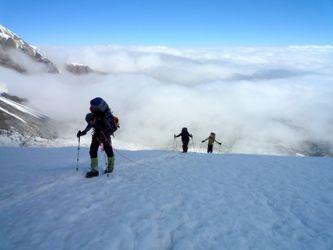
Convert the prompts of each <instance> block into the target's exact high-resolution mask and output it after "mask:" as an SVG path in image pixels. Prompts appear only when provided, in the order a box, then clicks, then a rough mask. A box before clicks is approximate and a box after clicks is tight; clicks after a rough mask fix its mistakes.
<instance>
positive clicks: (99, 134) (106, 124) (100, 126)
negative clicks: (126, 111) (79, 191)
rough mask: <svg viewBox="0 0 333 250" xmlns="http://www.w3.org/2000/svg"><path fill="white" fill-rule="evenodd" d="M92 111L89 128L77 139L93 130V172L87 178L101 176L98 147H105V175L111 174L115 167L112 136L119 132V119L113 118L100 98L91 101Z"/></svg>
mask: <svg viewBox="0 0 333 250" xmlns="http://www.w3.org/2000/svg"><path fill="white" fill-rule="evenodd" d="M90 111H91V113H88V114H87V115H86V122H87V123H88V125H87V127H86V128H85V129H84V130H83V131H81V130H80V131H79V132H78V133H77V137H80V136H83V135H86V134H87V132H88V131H89V130H90V129H91V128H93V129H94V131H93V134H92V140H91V144H90V150H89V154H90V160H91V163H90V167H91V170H90V171H89V172H87V173H86V177H87V178H91V177H95V176H98V175H99V171H98V157H97V152H98V147H99V145H102V146H103V149H104V151H105V153H106V155H107V157H108V159H107V168H106V169H105V171H104V173H105V174H107V173H111V172H112V171H113V167H114V154H113V149H112V144H111V135H113V133H114V132H115V131H116V130H117V128H118V127H119V126H118V118H117V117H115V116H113V115H112V113H111V110H110V108H109V106H108V104H107V103H106V102H105V101H104V100H103V99H102V98H100V97H96V98H94V99H92V100H91V101H90Z"/></svg>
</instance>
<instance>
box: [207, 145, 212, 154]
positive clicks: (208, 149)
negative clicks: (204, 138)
mask: <svg viewBox="0 0 333 250" xmlns="http://www.w3.org/2000/svg"><path fill="white" fill-rule="evenodd" d="M207 153H213V145H208V148H207Z"/></svg>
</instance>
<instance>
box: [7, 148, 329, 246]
mask: <svg viewBox="0 0 333 250" xmlns="http://www.w3.org/2000/svg"><path fill="white" fill-rule="evenodd" d="M76 152H77V151H76V148H73V147H67V148H17V147H16V148H15V147H14V148H13V147H0V165H1V168H0V178H1V181H0V190H1V192H0V222H1V223H0V249H332V248H333V227H332V225H333V159H332V158H310V157H277V156H255V155H221V154H213V155H207V154H198V153H188V154H182V153H179V152H173V151H153V150H152V151H148V150H146V151H122V150H119V151H118V150H117V151H115V155H116V167H115V171H114V173H113V174H111V176H110V177H106V176H100V177H97V178H94V179H85V178H84V172H85V171H86V170H87V169H88V165H89V162H88V149H87V148H83V149H82V150H81V152H80V153H81V157H80V158H81V162H80V164H79V171H78V172H76V171H75V167H76ZM99 156H100V166H102V165H103V161H104V160H103V155H102V154H100V155H99Z"/></svg>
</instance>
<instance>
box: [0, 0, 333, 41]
mask: <svg viewBox="0 0 333 250" xmlns="http://www.w3.org/2000/svg"><path fill="white" fill-rule="evenodd" d="M0 6H1V9H2V10H1V11H0V24H2V25H4V26H6V27H8V28H9V29H11V30H12V31H14V32H15V33H16V34H18V35H19V36H21V37H23V38H24V39H25V40H26V41H28V42H31V43H33V44H36V45H94V44H120V45H169V46H201V47H202V46H204V47H210V46H212V47H218V46H225V45H236V46H239V45H267V46H270V45H290V44H333V0H280V1H277V0H272V1H269V0H266V1H264V0H229V1H224V0H220V1H215V0H211V1H209V0H206V1H203V0H202V1H197V0H191V1H190V0H183V1H181V0H179V1H174V0H169V1H166V0H165V1H164V0H155V1H150V0H149V1H144V0H142V1H127V0H119V1H118V0H110V1H106V0H96V1H84V0H81V1H74V0H73V1H70V0H67V1H65V0H58V1H51V0H50V1H47V0H44V1H41V0H33V1H27V0H25V1H22V0H16V1H8V0H0Z"/></svg>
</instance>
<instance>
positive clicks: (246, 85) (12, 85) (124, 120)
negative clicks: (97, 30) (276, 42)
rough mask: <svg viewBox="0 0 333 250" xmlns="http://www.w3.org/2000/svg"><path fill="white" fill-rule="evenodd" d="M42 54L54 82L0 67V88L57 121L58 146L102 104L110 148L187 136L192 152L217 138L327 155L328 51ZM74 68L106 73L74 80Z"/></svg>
mask: <svg viewBox="0 0 333 250" xmlns="http://www.w3.org/2000/svg"><path fill="white" fill-rule="evenodd" d="M40 49H41V51H42V52H43V54H44V55H45V56H47V57H48V58H49V59H51V60H52V61H54V62H55V64H56V65H57V66H58V67H59V68H60V70H62V73H61V74H41V73H34V74H19V73H16V72H14V71H11V70H8V69H4V68H1V69H0V82H1V83H3V84H5V85H6V88H7V89H8V91H9V92H10V93H12V94H15V95H18V96H21V97H25V98H28V99H29V100H30V103H31V105H32V106H34V107H37V108H38V109H39V110H41V111H42V112H44V113H46V114H47V115H49V116H50V117H51V118H53V119H55V120H57V121H58V122H59V128H58V129H59V135H60V136H61V137H68V138H72V137H73V135H74V136H75V134H76V132H77V130H78V129H83V128H84V127H85V121H84V117H85V114H86V113H87V112H88V109H89V101H90V99H92V98H94V97H96V96H100V97H102V98H104V99H105V100H106V101H107V102H108V103H109V105H110V107H111V109H112V110H113V112H114V113H115V114H116V115H117V116H119V118H120V121H121V128H120V130H119V132H118V133H117V137H116V139H117V140H119V141H122V142H126V143H131V144H132V145H137V146H138V147H149V148H162V147H168V146H170V145H171V144H172V141H173V135H174V134H175V133H178V132H180V130H181V128H182V127H187V128H188V129H189V131H190V132H191V133H193V135H194V142H195V145H196V146H197V147H199V146H200V141H201V140H202V139H205V138H206V137H207V136H208V135H209V133H210V132H215V133H216V135H217V139H218V140H220V141H222V143H223V149H224V150H225V151H228V152H234V153H268V154H295V153H303V152H304V153H307V152H310V151H311V152H317V151H318V150H319V151H320V150H324V151H326V152H331V153H332V151H333V146H332V145H333V112H332V110H333V98H332V96H333V46H287V47H234V48H222V49H187V48H169V47H163V46H151V47H149V46H145V47H141V46H131V47H129V46H127V47H124V46H90V47H42V48H40ZM72 62H75V63H81V64H84V65H88V66H90V67H91V68H92V69H94V70H98V71H100V72H105V73H106V74H89V75H81V76H77V75H72V74H70V73H67V72H66V71H65V70H64V65H65V64H66V63H72Z"/></svg>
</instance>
